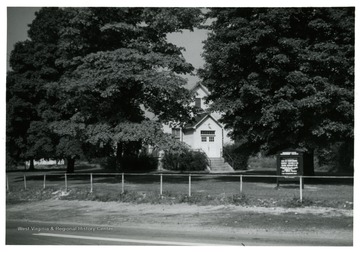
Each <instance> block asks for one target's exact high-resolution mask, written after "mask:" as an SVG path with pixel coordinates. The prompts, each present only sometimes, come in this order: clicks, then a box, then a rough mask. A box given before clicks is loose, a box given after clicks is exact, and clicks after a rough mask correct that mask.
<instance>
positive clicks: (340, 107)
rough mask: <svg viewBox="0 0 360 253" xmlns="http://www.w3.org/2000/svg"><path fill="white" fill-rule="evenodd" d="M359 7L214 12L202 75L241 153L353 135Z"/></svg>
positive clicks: (310, 147) (271, 150) (311, 144)
mask: <svg viewBox="0 0 360 253" xmlns="http://www.w3.org/2000/svg"><path fill="white" fill-rule="evenodd" d="M354 12H355V10H354V8H213V9H211V10H210V11H209V12H208V14H207V15H208V17H209V18H213V20H214V21H213V22H212V23H211V25H209V26H208V29H209V30H210V31H211V32H210V34H209V37H208V39H207V40H206V41H205V46H204V53H203V56H204V58H205V61H206V64H205V67H204V69H203V70H201V71H200V72H199V73H200V75H201V77H202V79H203V83H204V84H205V85H206V86H207V87H208V88H209V90H210V92H211V95H210V96H209V100H210V101H212V102H213V104H212V109H213V110H217V111H221V112H223V113H224V114H223V117H222V121H223V122H224V123H225V125H226V126H227V127H228V128H230V129H232V132H231V135H232V137H233V139H235V140H236V141H237V142H238V144H239V145H240V147H242V150H245V151H248V152H250V153H254V152H258V151H260V150H263V151H266V152H267V153H269V154H271V153H275V152H277V151H279V150H281V149H284V148H290V147H295V148H305V149H307V150H314V149H316V148H320V147H324V146H326V145H328V143H335V142H337V141H346V142H349V143H352V142H353V138H354V132H353V129H354V128H353V127H354V39H355V37H354V34H355V33H354V26H355V23H354V20H355V16H354Z"/></svg>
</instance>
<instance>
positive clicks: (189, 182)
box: [189, 174, 191, 197]
mask: <svg viewBox="0 0 360 253" xmlns="http://www.w3.org/2000/svg"><path fill="white" fill-rule="evenodd" d="M189 197H191V174H189Z"/></svg>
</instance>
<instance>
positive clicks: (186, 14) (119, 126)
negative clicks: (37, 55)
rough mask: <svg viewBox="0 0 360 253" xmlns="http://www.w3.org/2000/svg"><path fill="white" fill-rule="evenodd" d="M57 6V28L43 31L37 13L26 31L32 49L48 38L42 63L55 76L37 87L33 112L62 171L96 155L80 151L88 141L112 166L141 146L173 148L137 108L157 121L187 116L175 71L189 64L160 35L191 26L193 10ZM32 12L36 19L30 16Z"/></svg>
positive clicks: (196, 19)
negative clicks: (40, 107)
mask: <svg viewBox="0 0 360 253" xmlns="http://www.w3.org/2000/svg"><path fill="white" fill-rule="evenodd" d="M45 10H46V9H42V10H41V11H40V12H42V13H44V12H46V11H45ZM57 10H58V11H59V12H61V15H60V16H61V22H58V23H56V27H58V25H59V26H60V27H59V29H54V31H51V32H49V31H47V29H46V28H47V26H46V25H44V24H47V22H46V19H49V20H52V17H51V15H40V14H39V13H38V14H37V18H36V19H35V21H34V22H33V23H32V24H31V26H30V27H31V32H29V35H32V36H35V37H36V38H38V40H37V41H35V40H32V41H31V43H33V44H35V46H38V45H39V44H40V45H41V44H42V41H44V40H47V39H49V38H55V40H56V43H55V47H54V50H55V51H54V52H50V51H49V52H47V53H51V55H53V56H54V57H55V59H54V61H51V62H50V63H44V66H45V67H43V68H45V69H46V66H48V64H50V65H51V66H52V64H54V65H55V69H56V70H58V72H57V73H59V74H60V75H59V76H57V78H55V79H53V80H48V81H47V82H46V84H45V85H44V86H43V87H45V91H46V94H45V97H46V102H47V108H48V110H46V111H45V112H44V113H42V114H41V117H42V119H44V120H45V121H46V124H47V126H48V128H49V129H50V130H51V132H52V133H55V134H57V136H58V144H57V146H56V148H55V154H56V155H57V156H61V157H64V158H66V159H67V160H68V171H69V172H72V171H73V170H74V166H73V165H74V159H75V158H77V157H80V156H82V155H86V154H89V153H92V154H94V153H96V152H86V149H87V148H89V145H92V147H93V148H99V149H102V148H104V147H107V148H108V147H112V149H111V148H110V149H108V150H110V151H109V152H110V153H116V154H117V160H118V164H119V165H120V164H121V159H122V157H124V155H127V154H129V153H136V152H138V150H139V145H140V144H142V143H144V144H151V145H154V146H159V144H161V145H160V146H159V148H171V147H172V146H173V147H174V149H175V150H177V148H179V150H181V149H182V148H183V147H181V145H179V144H175V143H174V142H173V141H172V140H171V138H169V136H168V135H165V134H162V133H161V134H160V132H161V131H158V130H160V129H161V124H159V123H157V124H153V123H152V122H150V121H149V120H146V117H145V114H144V111H145V110H147V111H150V112H152V113H154V114H155V115H157V119H158V121H159V122H164V121H184V120H186V119H187V118H188V116H189V102H190V100H191V97H190V94H189V92H188V91H187V90H186V89H185V88H184V87H183V86H184V85H185V84H186V80H185V79H183V78H181V77H180V74H187V73H191V72H192V71H193V69H194V68H193V66H192V65H191V64H189V63H187V62H186V61H185V59H184V57H183V56H182V48H180V47H177V46H175V45H174V44H171V43H169V42H167V40H166V35H167V34H168V33H171V32H179V31H181V30H182V29H190V30H192V29H193V27H194V26H196V25H198V24H199V23H200V22H201V21H202V19H201V15H200V14H201V12H200V10H199V9H195V8H62V9H57ZM39 16H41V17H43V19H41V20H38V18H39ZM52 23H53V22H49V24H52ZM54 25H55V24H54ZM43 26H45V27H43ZM48 32H49V33H48ZM30 67H31V66H30ZM155 129H157V130H156V131H155ZM153 130H154V131H153ZM154 140H157V143H154ZM170 143H172V144H171V145H170Z"/></svg>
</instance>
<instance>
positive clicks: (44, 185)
mask: <svg viewBox="0 0 360 253" xmlns="http://www.w3.org/2000/svg"><path fill="white" fill-rule="evenodd" d="M45 187H46V174H44V184H43V189H44V190H45Z"/></svg>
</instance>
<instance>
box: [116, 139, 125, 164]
mask: <svg viewBox="0 0 360 253" xmlns="http://www.w3.org/2000/svg"><path fill="white" fill-rule="evenodd" d="M122 153H123V147H122V143H121V142H118V143H117V145H116V165H115V166H116V168H115V169H116V170H117V171H121V170H122V167H123V166H122Z"/></svg>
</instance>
